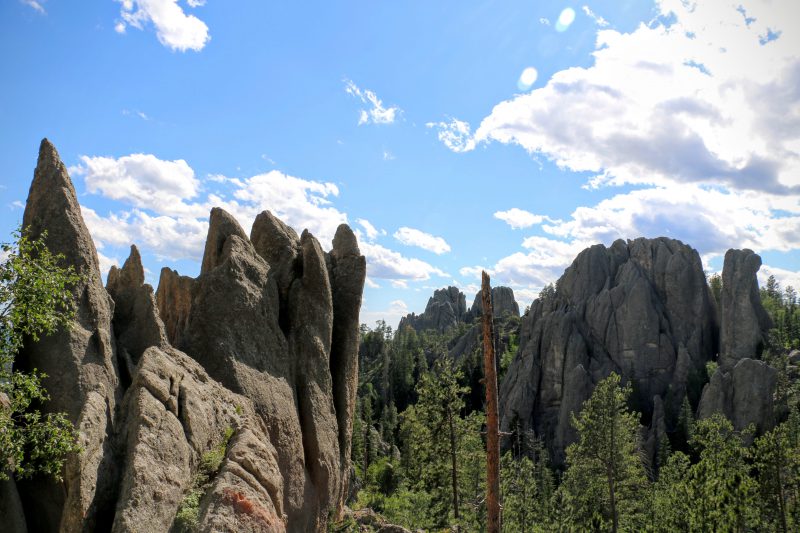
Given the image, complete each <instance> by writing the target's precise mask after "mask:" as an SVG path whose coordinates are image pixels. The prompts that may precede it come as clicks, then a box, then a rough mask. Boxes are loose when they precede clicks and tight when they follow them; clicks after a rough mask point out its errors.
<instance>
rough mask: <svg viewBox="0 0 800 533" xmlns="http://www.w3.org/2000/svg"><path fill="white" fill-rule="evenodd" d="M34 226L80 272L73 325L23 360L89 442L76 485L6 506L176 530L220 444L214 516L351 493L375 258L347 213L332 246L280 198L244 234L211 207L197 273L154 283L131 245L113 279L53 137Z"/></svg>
mask: <svg viewBox="0 0 800 533" xmlns="http://www.w3.org/2000/svg"><path fill="white" fill-rule="evenodd" d="M25 224H26V226H30V227H31V231H32V232H33V234H34V236H36V235H38V234H40V233H41V232H42V231H44V230H46V231H47V232H48V240H47V244H48V247H50V248H51V250H52V251H54V252H57V253H58V252H61V253H64V255H65V256H66V259H67V262H68V264H71V265H74V266H75V267H76V270H78V272H80V273H81V274H83V276H84V278H83V281H82V282H81V283H80V284H79V285H78V286H76V287H75V290H74V293H75V298H76V302H77V304H78V308H77V313H76V317H75V320H74V324H73V327H72V328H70V329H69V330H65V331H63V332H60V333H58V334H56V335H53V336H51V337H48V338H46V339H43V340H42V341H40V342H38V343H32V344H31V345H30V346H29V347H27V348H26V351H25V352H24V353H23V354H21V356H20V365H21V366H23V367H26V368H28V367H30V368H32V367H36V368H39V369H40V370H45V371H46V372H47V373H48V374H50V375H51V376H53V377H51V378H50V379H49V380H48V381H47V382H46V383H45V385H46V387H47V388H48V391H49V392H50V394H51V397H52V399H51V401H50V402H49V403H48V404H47V405H46V409H48V410H50V411H65V412H66V413H67V415H68V416H69V417H70V419H71V420H72V421H73V422H74V423H75V424H76V427H77V428H78V429H79V431H80V436H81V437H80V438H81V444H82V445H83V447H84V450H85V451H84V452H83V453H81V454H79V455H76V456H74V457H71V458H70V459H69V460H68V462H67V466H66V473H65V481H64V484H63V486H61V485H57V484H55V483H52V482H50V481H48V480H45V479H39V480H34V481H31V482H26V483H18V484H17V485H16V486H13V485H8V486H5V485H4V486H3V487H2V494H11V495H15V494H18V495H19V498H16V496H15V497H14V498H13V502H18V503H14V504H13V505H14V507H13V508H12V509H10V511H8V512H7V513H6V516H13V517H16V521H15V522H10V523H13V524H16V525H14V526H13V527H14V528H15V530H20V531H22V530H24V529H25V528H27V530H28V531H108V530H112V531H120V532H122V531H168V530H169V529H170V528H171V527H172V526H173V522H174V521H175V517H176V513H177V512H178V510H179V508H181V505H182V502H183V501H184V497H185V496H186V494H187V493H188V492H189V491H190V490H192V489H193V488H196V486H195V483H196V478H197V474H198V472H199V470H200V468H201V464H202V463H203V462H204V461H206V457H207V456H208V454H209V453H210V452H214V451H215V450H216V451H217V452H219V450H222V451H221V452H219V453H221V454H222V456H221V458H220V463H219V465H218V468H217V470H216V471H215V472H213V473H212V475H211V477H210V479H209V481H208V483H207V485H206V486H204V488H203V490H204V492H203V493H202V496H201V498H200V502H199V508H198V509H197V516H198V519H199V524H200V525H199V529H200V530H201V531H324V530H326V528H327V521H328V519H329V517H331V516H338V515H340V514H341V512H342V507H343V501H344V497H345V494H347V484H348V480H349V471H350V440H351V433H352V426H351V420H352V415H353V410H354V407H355V394H356V385H357V378H358V368H357V364H358V359H357V350H358V324H359V320H358V313H359V309H360V306H361V296H362V290H363V285H364V279H365V275H366V262H365V259H364V256H362V255H361V254H360V252H359V248H358V243H357V241H356V237H355V235H354V234H353V232H352V231H351V230H350V228H349V227H348V226H346V225H342V226H340V227H339V229H338V231H337V233H336V236H335V238H334V241H333V248H332V250H331V251H330V252H329V253H325V252H324V251H323V250H322V247H321V246H320V243H319V242H317V240H316V239H315V238H314V237H313V236H312V235H311V234H310V233H308V232H303V234H302V235H301V236H299V237H298V236H297V234H296V233H295V232H294V231H293V230H292V229H291V228H289V227H288V226H286V225H285V224H283V223H282V222H281V221H280V220H278V219H277V218H275V217H274V216H272V215H271V214H270V213H269V212H264V213H262V214H261V215H259V217H258V218H257V219H256V223H255V225H254V227H253V231H252V232H251V235H250V237H248V236H247V234H246V233H245V232H244V231H243V230H242V228H241V227H240V226H239V224H238V223H237V222H236V220H235V219H234V218H233V217H231V216H230V215H229V214H227V213H226V212H224V211H223V210H221V209H216V208H215V209H214V210H212V212H211V217H210V224H209V233H208V239H207V243H206V248H205V253H204V257H203V263H202V269H201V273H200V276H199V277H198V278H196V279H193V278H189V277H185V276H180V275H179V274H178V273H177V272H175V271H173V270H170V269H164V270H163V271H162V273H161V282H160V285H159V288H158V291H157V292H156V293H155V294H154V291H153V289H152V287H150V286H149V285H147V284H146V283H144V271H143V268H142V264H141V258H140V256H139V253H138V250H137V249H136V248H135V246H134V247H132V248H131V255H130V257H129V258H128V260H127V261H126V262H125V264H124V265H123V267H122V268H116V267H114V268H113V269H112V270H111V271H110V273H109V277H108V285H107V287H106V288H104V287H103V285H102V283H101V277H100V270H99V267H98V261H97V254H96V251H95V248H94V245H93V243H92V239H91V236H90V235H89V232H88V230H87V229H86V226H85V225H84V223H83V219H82V217H81V212H80V207H79V205H78V203H77V198H76V196H75V191H74V188H73V187H72V184H71V182H70V179H69V176H68V175H67V172H66V169H65V167H64V165H63V163H61V161H60V159H59V157H58V154H57V152H56V151H55V148H54V147H53V146H52V144H50V143H49V142H48V141H46V140H45V141H43V142H42V147H41V151H40V156H39V164H38V165H37V169H36V172H35V175H34V182H33V185H32V186H31V193H30V196H29V199H28V206H27V208H26V212H25ZM226 443H227V444H226ZM9 501H12V499H11V498H9ZM20 517H24V518H20Z"/></svg>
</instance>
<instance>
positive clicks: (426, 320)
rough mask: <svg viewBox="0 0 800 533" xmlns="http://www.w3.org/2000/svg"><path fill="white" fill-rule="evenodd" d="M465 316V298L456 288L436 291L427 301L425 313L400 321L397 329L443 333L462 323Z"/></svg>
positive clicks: (410, 315) (409, 316) (411, 315)
mask: <svg viewBox="0 0 800 533" xmlns="http://www.w3.org/2000/svg"><path fill="white" fill-rule="evenodd" d="M466 314H467V298H466V296H464V293H463V292H461V291H460V290H458V288H457V287H447V288H444V289H437V290H436V291H434V293H433V296H431V297H430V298H429V299H428V305H426V306H425V311H424V312H423V313H422V314H420V315H417V314H415V313H411V314H409V315H406V316H405V317H403V318H402V319H400V325H399V326H398V327H397V329H403V328H405V327H411V328H413V329H414V330H416V331H425V330H435V331H438V332H439V333H443V332H445V331H447V330H448V329H450V328H452V327H454V326H457V325H458V324H460V323H463V322H464V320H465V318H466Z"/></svg>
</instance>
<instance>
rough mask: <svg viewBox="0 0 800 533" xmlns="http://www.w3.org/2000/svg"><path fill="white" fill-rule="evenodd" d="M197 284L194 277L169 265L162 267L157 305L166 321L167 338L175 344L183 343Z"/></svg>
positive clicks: (164, 321)
mask: <svg viewBox="0 0 800 533" xmlns="http://www.w3.org/2000/svg"><path fill="white" fill-rule="evenodd" d="M196 285H197V282H196V281H195V279H194V278H191V277H189V276H181V275H180V274H178V272H176V271H175V270H172V269H170V268H167V267H164V268H162V269H161V277H160V278H159V280H158V289H157V290H156V305H157V306H158V316H159V317H160V318H161V320H162V322H163V323H164V328H165V330H166V334H167V340H168V341H169V343H170V344H172V345H173V346H180V345H181V344H182V343H183V336H184V333H185V332H186V326H187V324H188V322H189V313H190V312H191V310H192V299H193V297H194V296H193V295H194V290H195V287H196Z"/></svg>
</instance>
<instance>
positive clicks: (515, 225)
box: [494, 207, 553, 229]
mask: <svg viewBox="0 0 800 533" xmlns="http://www.w3.org/2000/svg"><path fill="white" fill-rule="evenodd" d="M494 218H496V219H499V220H502V221H503V222H505V223H506V224H508V225H509V226H511V228H512V229H522V228H529V227H531V226H533V225H536V224H541V223H542V221H544V220H549V221H550V222H553V220H552V219H551V218H549V217H545V216H542V215H534V214H533V213H531V212H529V211H525V210H524V209H519V208H516V207H512V208H511V209H509V210H508V211H497V212H496V213H495V214H494Z"/></svg>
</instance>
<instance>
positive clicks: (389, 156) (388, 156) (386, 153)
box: [383, 149, 395, 161]
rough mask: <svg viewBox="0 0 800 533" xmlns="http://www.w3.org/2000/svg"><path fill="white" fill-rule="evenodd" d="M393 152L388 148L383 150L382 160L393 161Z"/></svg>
mask: <svg viewBox="0 0 800 533" xmlns="http://www.w3.org/2000/svg"><path fill="white" fill-rule="evenodd" d="M394 158H395V157H394V154H393V153H392V152H390V151H389V150H385V149H384V150H383V160H384V161H394Z"/></svg>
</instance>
